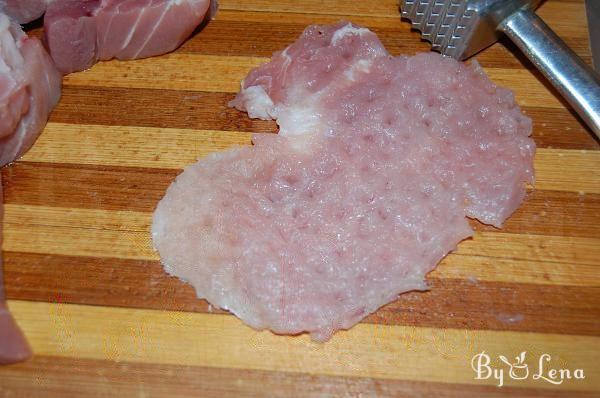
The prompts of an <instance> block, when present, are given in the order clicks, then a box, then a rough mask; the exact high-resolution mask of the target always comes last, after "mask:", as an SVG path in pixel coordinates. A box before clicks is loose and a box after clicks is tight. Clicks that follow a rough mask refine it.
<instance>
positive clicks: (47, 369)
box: [0, 356, 594, 398]
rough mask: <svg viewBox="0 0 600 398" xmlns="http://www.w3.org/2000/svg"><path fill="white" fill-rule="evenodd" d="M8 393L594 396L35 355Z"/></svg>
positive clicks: (2, 378) (1, 372)
mask: <svg viewBox="0 0 600 398" xmlns="http://www.w3.org/2000/svg"><path fill="white" fill-rule="evenodd" d="M0 385H1V386H2V393H1V395H2V396H5V397H15V398H21V397H23V398H25V397H27V398H29V397H34V396H38V395H39V392H40V391H42V390H43V392H44V397H48V398H52V397H57V398H69V397H116V396H118V397H134V396H136V397H137V396H140V397H141V396H143V397H148V398H150V397H199V396H201V397H203V398H211V397H214V398H223V397H264V396H269V397H274V398H276V397H278V398H286V397H306V398H311V397H314V398H317V397H325V396H327V397H382V398H383V397H395V398H400V397H440V398H450V397H457V398H468V397H477V398H493V397H505V396H511V397H548V398H553V397H573V398H583V397H592V396H594V395H593V393H584V392H575V391H569V390H565V389H561V388H560V386H559V388H555V389H552V390H548V389H533V388H527V389H526V388H518V387H502V388H498V387H495V386H482V385H466V384H447V383H433V382H429V383H428V382H418V381H401V380H382V379H371V378H354V377H352V378H349V377H348V378H344V377H334V376H322V375H311V374H305V373H288V372H286V373H283V372H268V371H259V370H245V369H227V368H207V367H194V366H182V365H162V364H140V363H128V362H119V363H117V362H109V361H102V360H92V359H73V358H61V357H51V356H36V357H34V358H33V359H32V360H30V361H28V362H25V363H21V364H17V365H13V366H8V367H3V368H0Z"/></svg>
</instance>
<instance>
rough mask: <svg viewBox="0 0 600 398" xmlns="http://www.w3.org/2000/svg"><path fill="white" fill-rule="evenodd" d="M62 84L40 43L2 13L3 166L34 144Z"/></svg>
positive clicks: (0, 148) (0, 107)
mask: <svg viewBox="0 0 600 398" xmlns="http://www.w3.org/2000/svg"><path fill="white" fill-rule="evenodd" d="M61 84H62V76H61V75H60V73H59V72H58V71H57V70H56V68H55V67H54V64H53V62H52V60H51V59H50V57H49V56H48V54H47V53H46V51H45V50H44V47H43V46H42V44H41V42H40V41H39V40H38V39H36V38H29V37H27V35H26V34H25V33H24V32H23V31H22V30H21V27H20V26H19V25H17V24H16V23H14V22H12V21H10V19H9V18H8V17H7V16H6V15H3V14H0V116H1V117H0V167H1V166H4V165H5V164H7V163H9V162H12V161H13V160H15V159H16V158H18V157H19V156H21V155H23V153H25V151H27V150H28V149H29V148H30V147H31V145H33V143H34V141H35V140H36V138H37V137H38V135H39V133H40V132H41V131H42V130H43V129H44V126H45V125H46V122H47V120H48V116H49V115H50V112H52V109H54V107H55V106H56V104H57V103H58V100H59V98H60V92H61Z"/></svg>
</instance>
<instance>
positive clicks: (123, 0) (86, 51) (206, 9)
mask: <svg viewBox="0 0 600 398" xmlns="http://www.w3.org/2000/svg"><path fill="white" fill-rule="evenodd" d="M210 6H211V0H55V1H53V2H51V4H50V6H49V7H48V10H47V12H46V16H45V17H44V31H45V38H46V43H47V46H48V48H49V51H50V55H51V56H52V59H54V62H55V63H56V66H57V67H58V69H59V70H60V71H61V72H62V73H64V74H67V73H71V72H76V71H81V70H85V69H88V68H90V67H91V66H92V65H94V64H95V63H96V62H98V61H100V60H109V59H112V58H117V59H121V60H129V59H137V58H146V57H152V56H155V55H160V54H165V53H168V52H170V51H173V50H174V49H176V48H177V47H179V46H180V45H181V43H183V41H184V40H185V39H187V38H188V37H189V36H190V34H191V33H192V32H193V31H194V29H195V28H196V27H197V26H198V25H199V24H200V23H201V22H202V21H203V20H204V18H205V16H206V15H207V13H208V14H209V15H210V14H211V10H213V9H214V7H216V1H214V0H213V7H212V8H211V7H210Z"/></svg>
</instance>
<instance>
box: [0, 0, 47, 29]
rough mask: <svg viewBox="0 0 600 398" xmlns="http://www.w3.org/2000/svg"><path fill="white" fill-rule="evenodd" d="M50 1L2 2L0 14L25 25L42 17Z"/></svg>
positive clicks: (14, 0) (19, 0) (17, 0)
mask: <svg viewBox="0 0 600 398" xmlns="http://www.w3.org/2000/svg"><path fill="white" fill-rule="evenodd" d="M49 1H50V0H0V13H3V14H6V15H8V16H9V17H10V18H12V19H13V20H14V21H16V22H18V23H20V24H25V23H28V22H31V21H34V20H36V19H38V18H39V17H41V16H42V15H43V14H44V12H46V7H47V6H48V2H49Z"/></svg>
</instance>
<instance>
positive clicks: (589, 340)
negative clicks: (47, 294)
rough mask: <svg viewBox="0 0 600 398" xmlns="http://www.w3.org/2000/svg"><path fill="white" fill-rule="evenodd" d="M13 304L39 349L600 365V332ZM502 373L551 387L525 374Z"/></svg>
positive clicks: (443, 370) (244, 359) (309, 367)
mask: <svg viewBox="0 0 600 398" xmlns="http://www.w3.org/2000/svg"><path fill="white" fill-rule="evenodd" d="M9 307H10V309H11V310H12V311H13V313H14V315H15V317H16V319H17V321H18V322H19V323H20V325H21V326H22V327H23V329H24V331H25V334H26V335H27V337H28V338H29V341H30V343H31V345H32V347H33V350H34V352H35V353H37V354H39V355H51V356H58V357H68V358H86V359H100V360H111V361H127V362H138V363H158V364H161V363H163V364H179V365H192V366H206V367H222V368H230V369H231V368H233V369H253V370H267V371H271V370H272V371H281V372H305V373H311V374H322V375H332V376H350V377H375V378H383V379H396V380H418V381H431V382H448V383H466V384H480V383H481V384H486V383H489V384H492V383H493V381H492V380H488V381H479V380H474V379H473V376H474V375H473V372H472V369H471V366H470V360H471V357H472V356H473V355H474V354H476V353H479V352H481V351H482V350H485V351H486V352H487V353H490V354H491V355H493V356H494V357H495V356H496V355H498V354H504V355H506V356H508V357H510V358H512V357H514V356H515V355H516V354H517V353H519V352H521V351H527V352H528V354H529V355H530V357H533V358H536V357H537V356H539V355H541V354H542V353H548V354H550V355H552V356H553V358H554V360H555V361H556V362H554V364H555V366H560V367H570V368H583V369H584V371H585V372H586V378H585V379H584V380H578V381H573V380H571V381H567V382H565V383H564V384H563V385H561V386H560V388H561V389H573V390H593V389H598V388H600V373H599V371H600V369H599V368H598V367H597V366H595V365H596V362H597V358H596V355H595V353H594V352H593V350H590V347H597V346H598V345H600V338H598V337H590V336H573V335H553V334H537V333H519V332H496V331H474V330H460V329H432V328H420V327H405V326H383V325H367V324H359V325H357V326H355V327H353V328H352V329H351V330H349V331H347V332H340V333H338V334H336V335H334V337H333V339H332V340H331V341H329V342H328V343H326V344H317V343H313V342H311V341H309V339H308V338H307V337H306V336H301V337H281V336H275V335H273V334H271V333H270V332H255V331H252V330H250V329H249V328H248V327H246V326H244V325H242V324H241V322H240V321H239V320H238V319H236V318H234V317H231V316H224V315H214V314H210V315H207V314H196V313H183V312H171V311H150V310H134V309H121V308H110V307H93V306H81V305H69V304H50V303H32V302H24V301H9ZM529 361H531V362H529ZM528 363H530V364H531V366H536V365H537V361H535V360H531V359H529V360H528ZM495 365H496V366H500V365H499V364H498V362H496V361H495ZM506 382H507V385H513V386H517V385H518V386H521V387H525V386H530V387H538V388H552V385H550V384H549V383H542V382H540V381H534V380H531V379H530V380H527V381H520V382H519V381H511V380H507V381H506Z"/></svg>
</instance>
